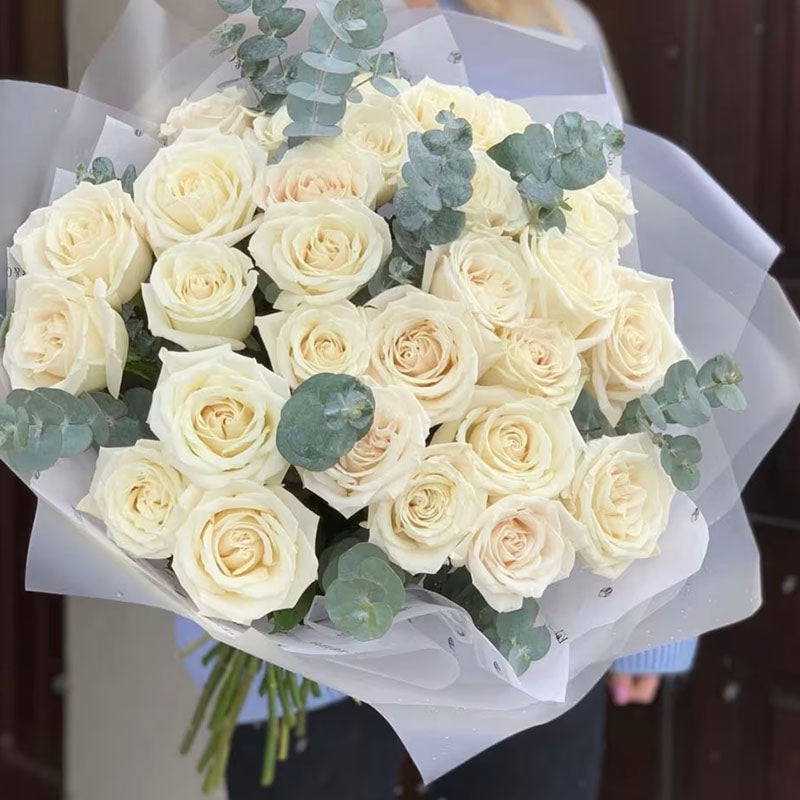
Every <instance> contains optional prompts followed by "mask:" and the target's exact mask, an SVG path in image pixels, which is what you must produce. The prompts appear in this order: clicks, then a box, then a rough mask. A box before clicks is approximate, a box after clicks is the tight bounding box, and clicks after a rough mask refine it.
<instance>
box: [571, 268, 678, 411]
mask: <svg viewBox="0 0 800 800" xmlns="http://www.w3.org/2000/svg"><path fill="white" fill-rule="evenodd" d="M616 276H617V280H618V283H619V287H620V302H619V307H618V308H617V312H616V314H615V316H614V322H613V326H612V328H611V333H610V335H609V336H608V338H607V339H605V340H604V341H602V342H600V344H598V345H595V347H593V348H592V349H591V350H590V351H589V353H588V358H587V361H588V363H589V369H590V372H591V385H592V390H593V392H594V394H595V397H596V398H597V402H598V405H599V406H600V409H601V410H602V412H603V413H604V414H605V415H606V416H607V417H608V420H609V422H610V423H611V424H612V425H616V424H617V422H618V421H619V418H620V417H621V416H622V411H623V409H624V408H625V405H626V403H627V402H628V401H629V400H633V399H634V398H637V397H641V395H643V394H649V393H650V392H652V391H653V390H654V389H657V388H658V387H659V386H661V383H662V382H663V380H664V374H665V373H666V371H667V369H668V368H669V367H670V366H671V365H672V364H674V363H675V362H676V361H680V360H681V359H683V358H685V357H686V353H685V351H684V349H683V345H681V343H680V340H679V339H678V337H677V335H676V334H675V320H674V308H673V307H674V303H673V298H672V281H670V280H667V279H666V278H657V277H655V276H653V275H647V274H646V273H644V272H637V271H636V270H632V269H625V268H623V267H619V268H618V269H617V271H616Z"/></svg>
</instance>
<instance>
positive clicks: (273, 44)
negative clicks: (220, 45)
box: [236, 35, 287, 62]
mask: <svg viewBox="0 0 800 800" xmlns="http://www.w3.org/2000/svg"><path fill="white" fill-rule="evenodd" d="M286 48H287V44H286V42H285V41H284V40H283V39H278V38H276V37H275V36H264V35H258V36H251V37H250V38H249V39H245V40H244V41H243V42H242V43H241V44H240V45H239V49H238V50H237V51H236V55H237V57H238V58H239V59H241V60H242V61H254V62H260V61H269V60H270V59H271V58H276V57H277V56H280V55H283V54H284V53H285V52H286Z"/></svg>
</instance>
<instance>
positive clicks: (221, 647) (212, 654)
mask: <svg viewBox="0 0 800 800" xmlns="http://www.w3.org/2000/svg"><path fill="white" fill-rule="evenodd" d="M221 652H227V653H229V654H230V653H232V652H233V651H232V650H231V648H230V647H228V646H227V645H225V644H216V645H214V647H212V648H211V649H210V650H209V651H208V652H207V653H206V654H205V655H204V656H203V666H204V667H207V666H208V665H209V664H210V663H211V662H212V661H213V660H214V659H215V658H216V657H217V656H218V655H219V654H220V653H221Z"/></svg>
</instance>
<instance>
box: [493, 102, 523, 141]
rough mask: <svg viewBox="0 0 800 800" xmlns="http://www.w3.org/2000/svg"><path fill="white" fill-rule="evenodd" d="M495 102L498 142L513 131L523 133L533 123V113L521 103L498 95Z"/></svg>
mask: <svg viewBox="0 0 800 800" xmlns="http://www.w3.org/2000/svg"><path fill="white" fill-rule="evenodd" d="M494 103H495V108H496V109H497V121H498V131H497V137H498V138H497V142H502V141H503V139H505V138H506V136H510V135H511V134H512V133H522V132H523V131H524V130H525V128H527V127H528V125H532V124H533V120H532V119H531V115H530V114H529V113H528V112H527V110H526V109H524V108H523V107H522V106H521V105H519V103H512V102H511V101H510V100H503V99H502V98H500V97H496V98H495V99H494ZM497 142H493V144H497Z"/></svg>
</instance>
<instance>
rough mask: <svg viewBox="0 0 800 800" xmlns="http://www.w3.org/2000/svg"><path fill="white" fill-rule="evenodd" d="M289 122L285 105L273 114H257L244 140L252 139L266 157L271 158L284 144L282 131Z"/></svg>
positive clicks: (284, 137) (284, 138) (284, 139)
mask: <svg viewBox="0 0 800 800" xmlns="http://www.w3.org/2000/svg"><path fill="white" fill-rule="evenodd" d="M291 121H292V119H291V117H290V116H289V112H288V110H287V109H286V106H285V105H282V106H281V107H280V108H279V109H278V110H277V111H276V112H275V113H274V114H257V115H256V117H255V119H254V120H253V128H252V130H248V131H246V132H245V138H252V140H253V141H254V142H255V143H256V144H257V145H258V146H259V147H260V148H261V149H262V150H263V151H264V152H265V153H266V154H267V155H268V156H272V155H274V154H275V153H277V151H278V150H279V149H280V148H281V147H282V146H283V145H284V144H286V135H285V134H284V132H283V131H284V129H285V128H286V126H287V125H289V124H291Z"/></svg>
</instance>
